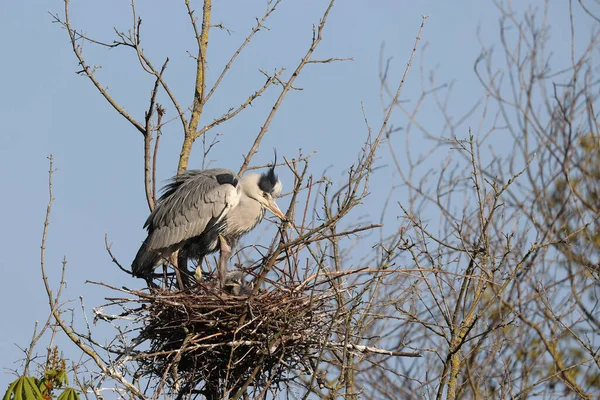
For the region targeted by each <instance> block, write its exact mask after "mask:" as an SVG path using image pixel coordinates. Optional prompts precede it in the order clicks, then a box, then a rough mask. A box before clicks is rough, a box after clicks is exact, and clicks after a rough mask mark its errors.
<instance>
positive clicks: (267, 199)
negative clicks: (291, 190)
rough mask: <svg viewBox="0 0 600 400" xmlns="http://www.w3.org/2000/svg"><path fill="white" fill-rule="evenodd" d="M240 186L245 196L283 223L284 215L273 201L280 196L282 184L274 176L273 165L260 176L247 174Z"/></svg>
mask: <svg viewBox="0 0 600 400" xmlns="http://www.w3.org/2000/svg"><path fill="white" fill-rule="evenodd" d="M242 184H243V185H242V186H243V188H244V191H245V192H246V194H247V195H248V196H249V197H251V198H253V199H254V200H256V201H258V202H259V203H260V204H261V205H262V206H263V207H264V208H266V209H267V210H269V211H271V212H272V213H273V214H275V215H276V216H277V217H279V218H280V219H281V220H282V221H285V220H286V218H285V215H284V214H283V212H282V211H281V209H280V208H279V206H278V205H277V203H276V202H275V199H276V198H277V197H279V195H280V194H281V189H282V184H281V181H280V180H279V178H278V177H277V175H276V174H275V163H274V164H273V166H272V167H271V168H269V170H268V171H267V172H265V173H264V174H262V175H259V174H248V175H245V176H244V178H242Z"/></svg>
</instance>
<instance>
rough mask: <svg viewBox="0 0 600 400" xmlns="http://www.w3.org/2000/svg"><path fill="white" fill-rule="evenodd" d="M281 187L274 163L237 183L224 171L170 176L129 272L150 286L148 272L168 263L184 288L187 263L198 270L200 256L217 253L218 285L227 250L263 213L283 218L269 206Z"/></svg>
mask: <svg viewBox="0 0 600 400" xmlns="http://www.w3.org/2000/svg"><path fill="white" fill-rule="evenodd" d="M281 188H282V185H281V181H280V180H279V178H278V177H277V175H275V163H274V164H273V166H272V167H271V168H269V170H268V171H267V172H266V173H264V174H256V173H251V174H246V175H244V176H243V177H242V178H241V179H240V177H238V175H237V174H235V173H234V172H232V171H230V170H228V169H224V168H213V169H206V170H190V171H187V172H184V173H182V174H180V175H177V176H175V177H173V178H172V180H171V182H170V183H169V184H167V185H166V186H165V187H164V188H163V194H162V196H161V197H160V198H159V200H158V202H157V205H156V207H155V208H154V210H153V211H152V212H151V213H150V216H149V217H148V219H147V220H146V223H145V224H144V228H147V229H148V236H147V237H146V240H144V243H143V244H142V245H141V247H140V249H139V250H138V252H137V255H136V256H135V259H134V260H133V263H132V265H131V272H132V274H133V275H134V276H136V277H139V278H143V279H145V280H146V282H148V285H149V286H153V283H152V277H153V275H154V274H153V271H154V269H155V268H156V267H158V266H159V265H163V264H171V265H173V267H174V268H175V273H176V275H177V280H178V283H179V286H180V288H181V289H183V288H184V287H185V286H188V285H189V271H188V269H187V262H188V259H195V260H197V261H198V267H199V268H201V265H202V260H203V258H204V256H206V255H207V254H210V253H213V252H215V251H217V250H220V252H221V254H220V258H219V264H218V266H217V271H218V275H219V285H220V286H221V287H223V286H224V284H225V282H226V274H227V262H228V260H229V257H230V256H231V252H232V248H233V247H234V246H235V245H236V244H237V242H238V240H239V239H240V237H242V236H243V235H244V234H246V233H248V232H250V231H251V230H252V229H254V228H255V227H256V225H258V223H259V222H260V221H262V219H263V217H264V215H265V210H269V211H271V212H272V213H273V214H275V215H276V216H277V217H279V218H280V219H281V220H282V221H285V220H286V218H285V215H284V214H283V212H281V210H280V208H279V207H278V206H277V203H276V202H275V199H276V198H277V197H278V196H279V195H280V194H281ZM196 275H197V276H198V275H199V276H201V271H199V273H198V272H197V273H196Z"/></svg>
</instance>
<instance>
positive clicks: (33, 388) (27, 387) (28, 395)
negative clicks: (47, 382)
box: [2, 376, 42, 400]
mask: <svg viewBox="0 0 600 400" xmlns="http://www.w3.org/2000/svg"><path fill="white" fill-rule="evenodd" d="M41 399H42V393H41V392H40V389H39V388H38V387H37V385H36V383H35V378H33V377H31V376H20V377H18V378H17V380H16V381H14V382H13V383H11V384H10V385H8V389H7V390H6V393H4V397H3V398H2V400H41Z"/></svg>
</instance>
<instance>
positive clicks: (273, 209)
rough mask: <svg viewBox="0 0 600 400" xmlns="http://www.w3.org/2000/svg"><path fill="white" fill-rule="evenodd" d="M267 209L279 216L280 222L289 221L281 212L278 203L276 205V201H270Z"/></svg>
mask: <svg viewBox="0 0 600 400" xmlns="http://www.w3.org/2000/svg"><path fill="white" fill-rule="evenodd" d="M266 207H267V209H268V210H269V211H271V212H272V213H273V214H275V215H276V216H278V217H279V219H280V220H282V221H287V218H286V217H285V214H284V213H282V212H281V210H280V209H279V206H278V205H277V203H275V200H274V199H270V200H268V201H267V204H266Z"/></svg>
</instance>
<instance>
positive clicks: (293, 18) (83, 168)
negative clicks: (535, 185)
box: [0, 0, 591, 388]
mask: <svg viewBox="0 0 600 400" xmlns="http://www.w3.org/2000/svg"><path fill="white" fill-rule="evenodd" d="M139 3H140V4H139V5H138V13H139V15H140V16H141V17H142V19H143V24H142V44H143V47H144V50H145V51H146V53H147V55H148V56H149V57H150V58H151V59H152V60H153V63H154V64H155V65H160V64H161V63H162V62H163V61H164V59H165V57H167V56H168V57H170V63H169V66H168V69H167V72H166V75H165V77H166V80H167V81H168V82H169V83H170V85H171V86H172V88H173V90H174V92H175V93H176V95H177V96H178V97H179V100H180V102H181V103H182V104H184V105H185V107H187V105H189V103H190V100H191V96H192V94H193V81H194V75H193V74H194V65H195V64H194V61H193V60H192V59H191V58H190V57H189V56H188V55H187V53H186V51H191V52H194V39H193V36H192V30H191V27H190V25H189V21H188V17H187V15H186V13H185V7H184V3H183V2H159V1H146V2H139ZM196 3H197V4H196V8H197V9H199V8H200V2H196ZM521 3H522V4H521V7H523V9H525V8H527V7H529V6H530V5H532V4H539V5H542V4H541V3H542V2H538V1H523V2H521ZM458 4H460V5H458ZM325 6H326V4H325V2H322V1H316V0H310V1H303V2H298V1H289V0H287V1H285V0H284V1H283V2H282V4H281V5H280V6H279V7H278V9H277V10H276V11H275V13H274V14H273V15H272V16H271V18H270V20H269V22H267V26H268V27H269V28H270V30H269V31H267V30H265V31H261V32H260V33H259V34H258V35H257V36H256V37H255V39H254V40H253V42H252V43H251V44H250V46H249V47H248V48H247V49H246V50H245V51H244V53H243V54H242V56H240V58H239V60H238V61H237V63H236V64H234V67H233V69H232V70H231V72H230V74H229V75H228V76H227V78H226V80H225V81H224V82H223V85H222V87H221V88H220V89H219V91H218V92H217V94H215V96H214V97H213V99H212V100H211V103H209V105H208V106H207V108H206V110H205V115H204V117H203V118H205V119H204V121H210V120H212V118H215V117H217V116H219V115H220V114H222V113H223V112H225V111H227V109H228V108H230V107H235V106H237V105H238V104H239V103H241V102H242V101H243V100H245V98H247V96H248V95H249V94H250V93H252V92H253V91H255V90H256V89H258V88H259V87H260V85H261V84H262V83H263V82H264V77H263V75H262V74H261V73H260V72H259V71H258V70H259V69H263V70H265V71H270V72H272V71H273V70H274V69H276V68H281V67H286V68H287V72H288V73H289V71H290V70H292V69H293V68H294V67H295V65H296V64H297V63H298V61H299V60H300V58H301V57H302V56H303V55H304V53H305V52H306V49H307V48H308V46H309V45H310V40H311V36H312V31H311V29H312V25H313V24H317V23H318V20H319V18H320V15H321V14H322V12H323V10H324V8H325ZM264 8H265V3H264V2H263V1H254V2H249V1H242V0H237V1H218V0H216V1H214V4H213V22H214V23H223V25H225V26H226V27H227V28H228V29H230V31H231V32H230V33H227V32H224V31H219V30H212V31H211V37H210V45H209V54H208V63H209V64H208V81H209V85H210V84H211V83H212V82H214V80H215V78H216V76H218V74H219V73H220V71H221V69H222V66H223V64H224V63H225V62H226V61H227V60H228V59H229V57H230V56H231V54H232V52H233V51H234V50H235V49H236V48H237V46H239V44H240V43H241V42H242V41H243V40H244V38H245V36H246V34H247V33H248V32H249V30H250V29H251V27H252V26H253V25H254V21H255V19H254V18H255V17H259V16H260V15H261V13H262V12H263V11H264ZM48 11H50V12H53V13H58V14H60V15H62V14H63V3H62V2H61V1H57V0H53V1H50V2H49V1H39V0H32V1H28V2H17V1H12V2H11V1H4V2H2V3H0V43H1V48H2V50H3V54H4V57H3V62H2V63H0V79H1V80H2V90H1V91H0V115H1V117H2V118H1V120H2V122H3V123H2V127H1V128H0V185H1V186H0V187H1V188H2V195H1V196H0V221H1V224H2V226H3V227H4V229H2V230H0V246H1V248H2V257H1V258H0V271H1V273H2V277H3V278H4V284H3V290H2V291H1V292H0V301H1V303H0V304H3V306H2V321H3V327H2V329H1V330H0V354H2V357H1V358H0V359H1V361H2V362H1V363H0V365H1V366H2V367H3V368H7V369H14V368H17V367H18V364H14V363H13V361H15V360H17V359H18V358H20V357H21V354H22V353H21V352H20V350H19V349H18V348H17V345H18V346H21V347H25V346H27V344H28V341H29V338H30V335H31V332H32V329H33V326H34V321H36V320H40V321H42V320H45V318H46V317H47V314H48V304H47V298H46V294H45V292H44V290H43V286H42V281H41V279H40V271H39V249H40V238H41V232H42V224H43V218H44V213H45V209H46V203H47V200H48V188H47V179H48V174H47V170H48V160H47V156H48V155H49V154H50V153H52V154H53V155H54V158H55V167H56V169H57V171H56V173H55V176H54V196H55V198H56V201H55V203H54V209H53V214H52V218H51V226H50V230H49V237H48V242H47V248H48V250H47V255H46V257H47V268H48V270H49V271H50V276H51V279H52V281H53V282H54V284H56V282H57V279H58V277H59V271H60V267H61V261H62V259H63V256H66V257H67V260H68V270H67V282H68V285H67V287H66V290H65V294H64V298H63V299H64V300H66V299H74V300H77V299H78V297H79V296H81V295H82V296H84V299H85V303H86V305H87V307H90V308H91V307H92V306H93V305H97V304H100V303H101V302H102V298H103V297H104V296H105V295H106V292H103V291H102V290H99V289H98V288H96V287H93V286H91V285H89V284H87V285H86V284H84V282H85V281H86V280H92V281H104V282H107V283H110V284H114V285H116V286H121V285H126V286H129V287H135V286H140V287H141V285H142V282H141V281H136V280H133V279H132V278H129V277H127V276H125V275H124V274H123V273H121V272H120V271H118V270H117V269H116V268H115V267H114V266H113V265H112V264H111V262H110V259H109V257H108V255H107V254H106V251H105V249H104V235H105V234H108V235H109V238H110V241H111V242H112V243H113V250H114V252H115V255H116V256H117V257H118V258H119V259H120V260H121V261H122V263H123V264H125V265H128V264H129V262H130V260H131V259H132V258H133V256H134V254H135V252H136V250H137V248H138V246H139V243H140V242H141V240H143V238H144V231H143V230H142V224H143V222H144V220H145V218H146V216H147V212H148V210H147V206H146V202H145V198H144V190H143V159H142V136H141V135H140V133H139V132H137V131H136V130H135V129H133V128H132V126H131V125H129V123H128V122H127V121H125V120H124V119H123V118H122V117H121V116H119V115H118V114H117V113H116V112H114V110H113V109H112V108H111V107H110V106H109V105H108V104H107V103H106V101H105V100H104V99H103V98H101V96H100V95H99V94H98V93H97V91H96V89H95V88H94V87H93V86H92V85H91V83H90V82H89V80H87V79H86V78H83V77H81V76H78V75H76V74H75V72H76V71H77V70H78V69H79V68H78V66H77V62H76V59H75V56H74V55H73V53H72V51H71V48H70V43H69V40H68V36H67V33H66V31H65V30H64V29H62V28H61V27H60V26H59V25H58V24H55V23H52V17H51V16H50V15H49V14H48ZM566 11H567V9H566V8H564V6H556V7H553V8H551V9H550V13H549V16H548V18H549V19H550V21H551V24H552V25H553V26H554V27H555V30H554V31H553V33H552V34H553V36H552V37H553V39H554V38H555V41H554V42H553V46H556V57H555V60H557V61H558V63H559V64H560V57H563V56H564V54H567V53H564V49H565V48H566V46H567V45H568V44H569V40H570V38H569V35H568V32H569V30H568V29H569V27H568V18H567V14H566ZM422 15H428V16H429V19H428V20H427V21H426V25H425V29H424V31H423V35H422V42H421V47H420V49H419V51H418V53H417V58H416V60H415V65H414V66H413V69H412V70H411V72H410V75H409V78H408V81H407V83H406V87H405V90H404V91H403V94H402V99H403V100H406V101H409V102H410V101H411V100H412V101H414V100H415V99H416V98H417V97H418V95H419V94H420V92H421V87H420V84H421V82H420V76H419V74H420V70H419V69H420V68H423V72H424V74H425V75H424V76H425V79H427V76H428V74H429V73H430V72H431V71H434V72H435V75H436V81H437V82H438V83H444V82H450V81H455V92H454V94H453V97H452V99H453V101H452V102H451V103H450V111H451V112H452V113H455V114H456V115H461V114H463V113H464V112H465V111H467V110H468V109H469V108H470V107H471V106H472V105H473V104H474V103H475V102H476V101H477V100H478V99H480V98H481V96H482V93H483V92H482V88H481V86H480V85H479V83H478V82H477V80H476V78H475V76H474V74H473V63H474V61H475V59H476V58H477V56H478V55H479V54H480V52H481V46H480V43H479V41H478V38H477V35H476V34H477V32H478V30H479V32H480V37H481V39H482V40H483V42H484V43H485V44H486V45H492V44H494V43H497V42H498V39H497V38H498V35H497V32H498V19H499V16H500V14H499V12H498V10H497V9H496V8H495V6H494V5H493V2H492V1H487V0H486V1H483V0H465V1H462V2H449V1H443V0H430V1H409V0H395V1H392V0H378V1H370V2H366V1H359V0H350V1H339V2H338V3H337V4H336V5H335V6H334V8H333V10H332V12H331V15H330V17H329V22H328V24H327V26H326V28H325V31H324V38H323V42H322V43H321V45H320V46H319V48H318V50H317V52H316V53H315V58H329V57H352V58H353V59H354V61H352V62H343V63H342V62H339V63H332V64H327V65H320V64H319V65H309V66H308V67H306V68H305V70H304V71H303V73H302V75H301V76H300V78H299V79H298V80H297V83H296V86H298V87H301V88H303V90H302V91H293V92H291V93H290V94H289V95H288V98H287V99H286V100H285V102H284V104H283V106H282V107H281V109H280V110H279V112H278V114H277V115H276V117H275V120H274V121H273V123H272V125H271V128H270V130H269V132H268V134H267V136H266V138H265V140H264V141H263V143H262V147H261V151H260V152H259V153H258V154H257V155H256V156H255V158H254V160H253V162H254V163H255V164H264V163H267V162H269V161H270V160H271V157H272V148H274V147H276V148H277V150H278V152H279V154H280V155H284V156H286V157H289V158H291V157H293V156H295V155H296V154H297V152H298V149H299V148H301V149H302V151H303V152H304V153H305V154H306V153H309V152H312V151H317V153H316V154H315V156H314V157H313V160H312V161H311V172H312V173H313V174H314V175H316V176H320V175H321V173H322V171H324V170H325V169H326V168H329V170H328V175H330V176H331V177H332V179H334V181H337V180H339V179H340V178H341V176H342V173H343V171H344V170H345V169H347V168H348V167H349V165H350V164H351V163H352V161H353V160H354V158H355V156H356V154H357V153H358V151H359V148H360V146H361V144H362V143H363V142H364V138H365V134H366V129H365V125H364V120H363V116H362V111H361V107H362V106H364V109H365V112H366V115H367V117H368V119H369V121H370V123H371V125H372V126H374V127H377V126H378V124H379V123H380V122H381V119H382V107H381V101H380V97H379V96H380V92H379V82H378V69H379V60H380V49H381V46H382V44H385V53H384V54H385V57H386V58H387V57H393V60H392V64H391V65H392V69H391V71H390V78H391V81H392V82H394V83H393V85H395V82H397V81H398V79H399V78H400V76H401V74H402V73H403V71H404V67H405V65H406V62H407V61H408V57H409V55H410V51H411V49H412V46H413V43H414V38H415V35H416V34H417V31H418V28H419V25H420V23H421V16H422ZM578 16H579V17H581V15H579V14H578ZM71 18H72V23H73V25H74V27H75V28H77V29H83V30H84V31H85V32H86V33H87V34H88V35H89V36H91V37H94V38H96V39H99V40H103V41H107V42H110V41H112V40H113V39H114V38H115V35H114V31H113V27H117V29H119V30H123V31H126V30H128V29H130V27H131V20H132V17H131V8H130V6H129V5H128V4H127V2H123V1H115V0H111V1H102V2H90V1H75V0H73V1H71ZM576 21H581V25H578V29H579V31H580V32H583V34H582V35H581V37H584V39H585V32H586V30H587V31H589V27H590V26H591V25H586V24H590V19H589V18H581V19H577V20H576ZM425 45H426V47H424V46H425ZM424 48H425V53H424V55H423V49H424ZM561 51H563V53H561ZM84 55H85V57H86V58H87V59H88V63H90V64H92V65H101V66H102V68H101V69H100V70H99V71H98V78H99V79H100V81H101V82H103V84H104V85H105V86H108V88H109V91H110V93H111V94H112V95H113V96H114V97H115V99H117V101H118V102H120V103H121V104H122V105H123V106H125V108H126V109H127V110H128V111H129V112H130V113H131V114H133V115H134V116H135V117H136V118H137V119H140V120H141V119H143V112H144V110H145V109H146V107H147V104H148V96H149V93H150V90H151V88H152V85H153V80H152V78H151V77H150V76H149V75H148V74H146V73H144V72H143V71H141V69H140V68H139V67H138V66H137V62H136V58H135V57H134V53H133V52H132V51H130V50H129V49H124V48H116V49H112V50H106V49H103V48H97V47H93V46H91V45H89V44H87V45H86V47H85V49H84ZM421 61H423V63H421ZM284 76H286V75H284ZM277 94H278V91H277V90H272V91H270V92H268V93H267V94H266V95H265V96H263V97H262V98H260V99H257V100H256V101H255V102H254V103H253V106H252V107H249V108H248V109H246V110H245V111H244V112H243V113H241V114H240V115H239V116H238V117H236V118H234V119H233V120H231V121H230V122H228V123H227V124H224V125H222V126H220V127H219V128H218V129H216V130H215V131H213V134H215V133H218V134H220V135H221V136H220V138H219V140H220V143H219V144H218V145H217V146H216V148H215V149H214V151H213V152H212V153H211V154H210V159H211V160H214V162H213V163H212V164H211V165H213V166H222V167H228V168H231V169H233V170H237V169H238V168H239V166H240V165H241V162H242V155H243V154H245V153H246V152H247V149H248V147H249V145H250V144H251V142H252V141H253V140H254V137H255V135H256V133H257V132H258V131H259V130H260V127H261V126H262V124H263V123H264V120H265V118H266V115H267V113H268V112H269V110H270V107H271V105H272V103H273V100H274V99H275V96H276V95H277ZM160 102H161V103H162V104H164V105H166V106H167V116H166V118H171V117H173V116H174V115H175V112H174V109H173V108H172V107H170V104H168V103H167V101H166V99H165V98H164V96H162V97H161V98H160ZM419 115H420V120H421V121H424V124H425V125H426V126H427V127H428V129H430V130H431V131H432V132H441V129H442V127H443V122H444V121H443V120H442V117H441V115H440V113H439V111H438V110H437V109H436V107H435V106H434V104H433V103H432V104H427V105H426V106H425V107H423V109H422V110H421V112H420V114H419ZM480 116H481V114H480V113H479V114H476V115H474V116H473V119H472V121H467V122H466V123H465V125H464V132H463V134H464V136H466V135H467V134H468V132H467V128H468V127H469V126H471V125H473V126H476V125H477V124H478V123H479V118H480ZM406 122H407V121H406V119H405V117H404V116H403V115H401V113H400V112H397V113H396V114H395V116H394V117H393V118H392V123H393V124H394V125H396V126H403V125H405V124H406ZM210 137H211V138H212V136H210ZM181 138H182V133H181V129H180V126H179V125H178V124H177V122H174V123H171V124H170V125H168V126H167V127H166V128H165V129H164V130H163V138H162V139H161V140H162V145H161V149H160V151H161V152H160V159H159V172H158V175H159V176H158V178H159V180H160V181H163V180H164V179H166V178H168V177H169V176H171V175H172V174H173V173H174V172H175V169H176V165H177V157H178V154H179V149H180V144H181ZM498 139H499V140H500V141H501V138H498ZM395 143H398V144H402V143H403V141H402V140H401V138H400V137H399V138H398V139H397V140H396V141H395ZM413 146H414V151H416V152H417V153H423V152H425V151H427V146H428V142H427V141H425V140H421V139H419V138H418V137H417V138H416V141H415V143H413ZM201 155H202V152H201V146H200V143H198V144H197V147H196V151H195V152H193V153H192V157H191V161H190V167H191V168H199V167H201V165H202V159H201ZM380 155H381V159H380V160H379V161H378V163H379V165H381V166H383V167H384V168H383V169H384V171H385V169H386V168H388V172H387V173H385V172H384V173H382V174H381V175H380V177H379V178H377V179H376V180H375V181H374V185H373V187H374V188H375V189H373V190H372V192H373V193H372V195H371V196H370V198H369V199H368V201H367V202H365V205H364V209H363V212H364V213H365V214H369V213H370V212H371V210H377V209H380V208H381V205H382V204H383V202H384V201H385V196H386V195H387V190H382V191H378V190H376V188H377V187H378V185H383V186H384V187H385V185H386V184H388V182H389V179H391V178H390V176H391V175H392V171H391V170H389V167H386V166H387V165H388V163H389V162H390V160H389V154H387V152H386V151H385V149H383V150H382V152H381V153H380ZM442 156H444V155H442ZM430 167H435V165H431V166H430ZM281 177H282V179H283V180H284V185H285V182H286V179H287V181H288V182H290V183H291V176H289V175H288V174H286V173H285V172H282V176H281ZM289 187H290V184H288V185H287V188H289ZM375 215H377V211H376V212H375ZM370 245H372V243H370V244H369V246H370ZM71 305H72V306H73V307H75V308H76V309H78V305H77V302H74V303H72V304H71ZM99 335H100V337H102V331H101V330H100V333H99ZM44 345H45V342H42V343H41V346H40V347H39V348H38V351H40V352H42V351H43V346H44ZM63 350H64V352H65V354H66V355H67V356H74V355H75V354H77V353H76V352H73V348H72V346H70V345H68V344H65V345H64V347H63ZM4 372H5V371H2V373H1V374H0V388H3V387H6V385H7V384H8V382H10V381H11V380H12V379H13V377H12V376H11V375H8V374H6V373H4Z"/></svg>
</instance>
